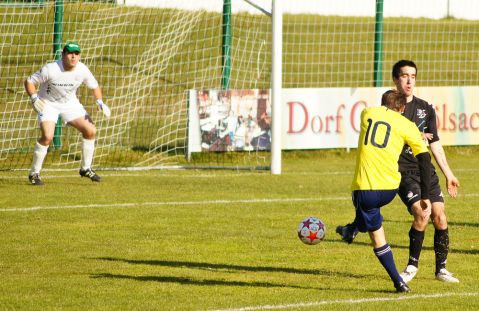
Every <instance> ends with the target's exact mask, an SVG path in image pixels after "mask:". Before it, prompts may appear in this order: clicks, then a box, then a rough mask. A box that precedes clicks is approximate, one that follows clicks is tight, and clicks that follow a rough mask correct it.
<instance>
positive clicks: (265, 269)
mask: <svg viewBox="0 0 479 311" xmlns="http://www.w3.org/2000/svg"><path fill="white" fill-rule="evenodd" d="M94 259H97V260H105V261H117V262H124V263H128V264H135V265H152V266H163V267H176V268H178V267H180V268H181V267H183V268H195V269H204V270H208V271H212V270H224V271H228V270H230V271H231V270H235V271H250V272H280V273H294V274H310V275H324V276H337V277H344V278H368V277H370V275H358V274H352V273H345V272H331V271H324V270H316V269H297V268H287V267H267V266H266V267H259V266H242V265H231V264H218V263H207V262H190V261H169V260H134V259H124V258H114V257H99V258H94Z"/></svg>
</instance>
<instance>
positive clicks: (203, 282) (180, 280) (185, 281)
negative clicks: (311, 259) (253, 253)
mask: <svg viewBox="0 0 479 311" xmlns="http://www.w3.org/2000/svg"><path fill="white" fill-rule="evenodd" d="M91 277H92V278H95V279H100V278H109V279H126V280H134V281H142V282H160V283H176V284H182V285H200V286H217V285H220V286H221V285H223V286H254V287H288V288H299V289H318V288H317V287H308V286H296V285H284V284H274V283H270V282H242V281H225V280H211V279H196V280H195V279H192V278H185V277H174V276H150V275H148V276H138V275H124V274H111V273H97V274H93V275H92V276H91Z"/></svg>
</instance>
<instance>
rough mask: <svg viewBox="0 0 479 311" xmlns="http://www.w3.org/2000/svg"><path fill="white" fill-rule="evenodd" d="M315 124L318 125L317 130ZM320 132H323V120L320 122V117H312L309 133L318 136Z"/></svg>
mask: <svg viewBox="0 0 479 311" xmlns="http://www.w3.org/2000/svg"><path fill="white" fill-rule="evenodd" d="M316 121H317V122H316ZM316 123H318V124H319V128H316V126H315V124H316ZM326 124H327V122H326ZM326 126H327V125H326ZM322 130H323V120H321V117H320V116H314V117H313V118H312V119H311V131H313V133H315V134H318V133H321V131H322Z"/></svg>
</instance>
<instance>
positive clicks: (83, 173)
mask: <svg viewBox="0 0 479 311" xmlns="http://www.w3.org/2000/svg"><path fill="white" fill-rule="evenodd" d="M80 176H81V177H88V178H90V179H91V181H94V182H100V180H101V178H100V176H99V175H98V174H97V173H95V171H94V170H92V169H91V168H87V169H86V170H84V169H80Z"/></svg>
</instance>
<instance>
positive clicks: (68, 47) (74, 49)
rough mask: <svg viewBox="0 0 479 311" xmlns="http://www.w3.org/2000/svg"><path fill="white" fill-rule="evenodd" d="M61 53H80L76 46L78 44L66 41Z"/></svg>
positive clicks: (78, 47)
mask: <svg viewBox="0 0 479 311" xmlns="http://www.w3.org/2000/svg"><path fill="white" fill-rule="evenodd" d="M63 51H64V52H65V51H66V52H68V53H75V52H78V53H80V52H81V50H80V45H79V44H78V42H74V41H68V42H67V43H66V44H65V46H64V47H63Z"/></svg>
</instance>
